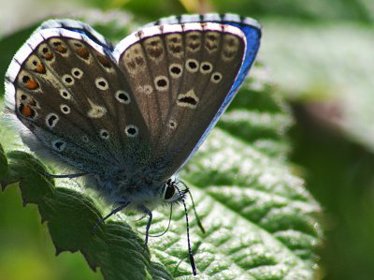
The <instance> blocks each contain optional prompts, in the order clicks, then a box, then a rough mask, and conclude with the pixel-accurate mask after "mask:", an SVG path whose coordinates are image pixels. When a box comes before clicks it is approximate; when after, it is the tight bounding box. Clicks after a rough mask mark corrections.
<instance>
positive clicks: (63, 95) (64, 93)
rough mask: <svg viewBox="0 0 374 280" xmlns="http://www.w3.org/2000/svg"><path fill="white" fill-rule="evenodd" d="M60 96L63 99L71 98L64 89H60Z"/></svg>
mask: <svg viewBox="0 0 374 280" xmlns="http://www.w3.org/2000/svg"><path fill="white" fill-rule="evenodd" d="M60 95H61V97H62V98H64V99H70V98H71V95H70V92H68V91H67V90H66V89H60Z"/></svg>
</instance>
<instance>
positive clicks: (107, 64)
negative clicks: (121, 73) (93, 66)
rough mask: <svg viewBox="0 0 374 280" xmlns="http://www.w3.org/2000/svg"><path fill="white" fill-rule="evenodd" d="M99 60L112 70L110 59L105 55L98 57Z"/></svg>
mask: <svg viewBox="0 0 374 280" xmlns="http://www.w3.org/2000/svg"><path fill="white" fill-rule="evenodd" d="M97 60H98V61H99V62H100V63H101V65H103V66H104V67H105V68H111V67H112V64H111V63H110V61H109V59H108V58H106V57H105V56H103V55H98V56H97Z"/></svg>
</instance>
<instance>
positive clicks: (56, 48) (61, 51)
mask: <svg viewBox="0 0 374 280" xmlns="http://www.w3.org/2000/svg"><path fill="white" fill-rule="evenodd" d="M55 50H56V51H58V52H59V53H66V52H67V51H68V49H67V48H66V47H65V46H63V45H58V46H56V47H55Z"/></svg>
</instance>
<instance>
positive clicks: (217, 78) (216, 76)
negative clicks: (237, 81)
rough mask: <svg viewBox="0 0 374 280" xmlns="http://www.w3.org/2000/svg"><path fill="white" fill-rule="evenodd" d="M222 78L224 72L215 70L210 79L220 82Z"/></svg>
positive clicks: (216, 82)
mask: <svg viewBox="0 0 374 280" xmlns="http://www.w3.org/2000/svg"><path fill="white" fill-rule="evenodd" d="M221 80H222V74H221V73H219V72H214V73H213V74H212V76H211V77H210V81H211V82H213V83H215V84H218V83H219V82H220V81H221Z"/></svg>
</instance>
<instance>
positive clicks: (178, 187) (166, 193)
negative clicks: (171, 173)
mask: <svg viewBox="0 0 374 280" xmlns="http://www.w3.org/2000/svg"><path fill="white" fill-rule="evenodd" d="M182 187H183V189H182ZM188 192H189V189H188V188H187V187H186V186H185V185H184V184H183V183H181V182H180V181H177V180H176V179H169V180H167V181H166V183H165V184H164V185H163V187H162V194H161V195H162V200H163V201H164V202H165V203H180V202H182V200H183V199H184V197H185V196H186V193H188Z"/></svg>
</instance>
